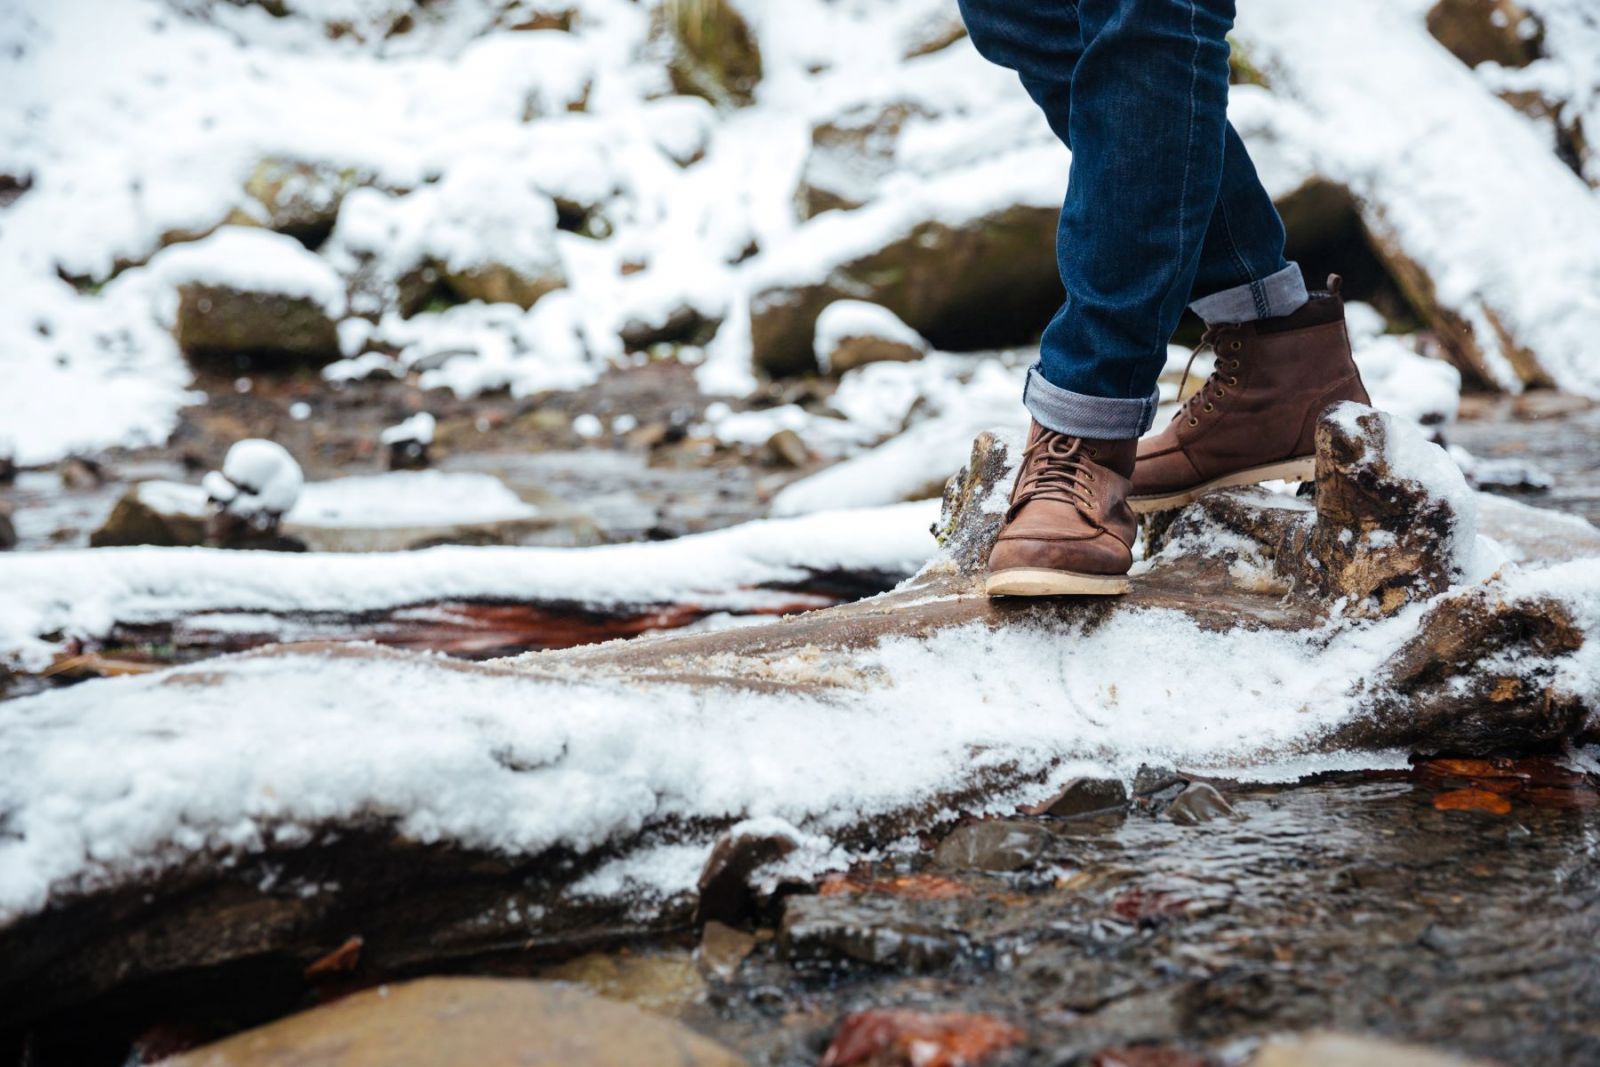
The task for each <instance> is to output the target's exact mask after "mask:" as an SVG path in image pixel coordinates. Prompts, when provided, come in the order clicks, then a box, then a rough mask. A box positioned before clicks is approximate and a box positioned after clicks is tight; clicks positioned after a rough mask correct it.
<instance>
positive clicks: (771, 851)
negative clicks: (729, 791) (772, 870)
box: [695, 827, 799, 926]
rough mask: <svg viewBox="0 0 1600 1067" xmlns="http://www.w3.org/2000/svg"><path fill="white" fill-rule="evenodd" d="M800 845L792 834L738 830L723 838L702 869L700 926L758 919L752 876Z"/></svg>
mask: <svg viewBox="0 0 1600 1067" xmlns="http://www.w3.org/2000/svg"><path fill="white" fill-rule="evenodd" d="M798 844H799V842H798V841H796V840H795V838H794V836H793V835H792V834H788V833H784V832H781V831H770V832H762V831H749V830H741V829H739V828H738V827H735V828H733V829H732V830H729V831H728V832H727V833H725V834H723V835H722V836H721V837H719V838H718V839H717V843H716V844H715V845H714V846H712V849H711V855H710V856H709V857H707V859H706V863H705V866H704V867H702V868H701V869H700V879H699V883H698V888H699V893H700V898H699V903H698V904H697V905H696V907H695V922H696V924H697V925H703V924H705V923H708V922H712V921H716V922H720V923H725V924H726V925H728V926H745V925H747V924H748V923H749V922H750V921H751V920H752V919H753V918H755V915H756V911H757V905H758V903H759V902H758V900H757V897H756V891H755V889H754V888H753V887H752V886H751V884H750V878H751V875H753V874H754V873H755V872H756V871H757V870H758V869H759V868H761V867H764V866H766V865H767V864H769V863H772V862H773V861H775V860H780V859H782V858H783V857H785V856H787V855H788V854H789V853H791V852H793V851H794V850H795V848H796V846H797V845H798Z"/></svg>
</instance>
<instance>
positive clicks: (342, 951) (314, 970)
mask: <svg viewBox="0 0 1600 1067" xmlns="http://www.w3.org/2000/svg"><path fill="white" fill-rule="evenodd" d="M362 944H363V941H362V940H361V938H360V937H359V936H357V937H352V938H350V939H349V940H348V941H346V942H345V943H344V944H342V945H340V946H339V947H338V948H336V949H334V950H333V951H332V952H330V953H328V954H327V955H326V956H324V957H322V958H321V959H319V960H317V961H315V962H313V963H312V964H311V965H310V966H308V967H307V968H306V971H305V975H306V977H307V978H322V977H325V976H327V975H330V974H349V973H350V972H351V971H353V970H355V969H356V965H357V964H359V963H360V962H361V946H362Z"/></svg>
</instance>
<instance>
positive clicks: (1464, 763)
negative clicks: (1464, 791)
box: [1417, 759, 1518, 778]
mask: <svg viewBox="0 0 1600 1067" xmlns="http://www.w3.org/2000/svg"><path fill="white" fill-rule="evenodd" d="M1417 771H1418V773H1420V774H1427V775H1432V776H1434V777H1436V778H1516V777H1518V775H1517V772H1516V771H1515V770H1514V769H1513V767H1512V763H1511V761H1510V760H1505V759H1500V760H1487V759H1431V760H1425V761H1423V762H1422V763H1419V764H1417Z"/></svg>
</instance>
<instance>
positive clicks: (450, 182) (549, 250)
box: [425, 159, 567, 308]
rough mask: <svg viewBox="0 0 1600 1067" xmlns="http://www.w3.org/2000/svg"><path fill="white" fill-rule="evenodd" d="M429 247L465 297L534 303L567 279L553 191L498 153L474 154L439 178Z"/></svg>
mask: <svg viewBox="0 0 1600 1067" xmlns="http://www.w3.org/2000/svg"><path fill="white" fill-rule="evenodd" d="M434 207H435V214H434V216H433V218H432V219H431V221H430V223H429V226H428V230H427V236H426V238H425V242H426V247H427V250H428V253H429V255H430V258H431V259H432V260H433V262H434V264H435V265H436V266H437V268H438V270H439V273H440V275H441V276H442V277H443V278H444V281H445V283H446V284H447V285H449V287H450V288H451V289H452V290H454V291H455V293H456V295H458V296H459V297H461V299H463V300H482V301H484V302H486V303H491V304H495V303H509V304H516V305H517V306H518V307H521V308H530V307H532V306H533V305H534V303H535V302H536V301H538V299H539V298H540V297H542V296H544V295H545V294H546V293H549V292H552V291H553V290H556V289H560V288H563V287H564V286H565V285H566V284H567V276H566V270H565V267H564V266H563V264H562V260H561V254H560V252H559V251H558V249H557V248H556V241H555V235H556V223H557V219H558V216H557V212H556V206H555V204H554V202H553V201H552V200H551V198H550V197H549V196H547V195H546V194H545V193H543V192H542V191H540V190H539V189H538V188H536V187H535V186H534V185H533V184H532V183H530V182H528V181H526V180H524V179H523V178H522V177H521V176H519V175H516V174H511V173H508V172H507V171H506V170H505V168H504V166H503V165H502V164H501V163H500V162H499V161H498V160H493V159H488V160H480V159H471V160H468V161H466V162H464V163H462V164H461V165H459V166H456V167H454V168H452V169H451V171H450V172H449V173H448V174H447V175H446V176H445V177H444V179H443V180H442V181H441V182H440V183H439V186H438V189H437V203H436V204H435V205H434Z"/></svg>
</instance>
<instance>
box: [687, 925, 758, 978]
mask: <svg viewBox="0 0 1600 1067" xmlns="http://www.w3.org/2000/svg"><path fill="white" fill-rule="evenodd" d="M755 947H756V939H755V935H754V934H747V933H745V932H744V931H743V930H735V929H734V928H733V927H731V926H729V925H727V924H726V923H719V922H715V921H713V922H708V923H706V926H705V929H704V930H701V931H700V949H699V952H698V953H697V954H696V960H697V961H698V962H699V964H700V968H701V970H703V971H705V972H706V974H707V975H709V976H710V977H713V978H716V979H718V980H719V981H723V982H728V981H732V980H733V976H734V975H735V974H737V973H738V971H739V965H740V964H741V963H743V962H744V960H745V957H746V956H748V955H750V953H751V952H753V951H754V950H755Z"/></svg>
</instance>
